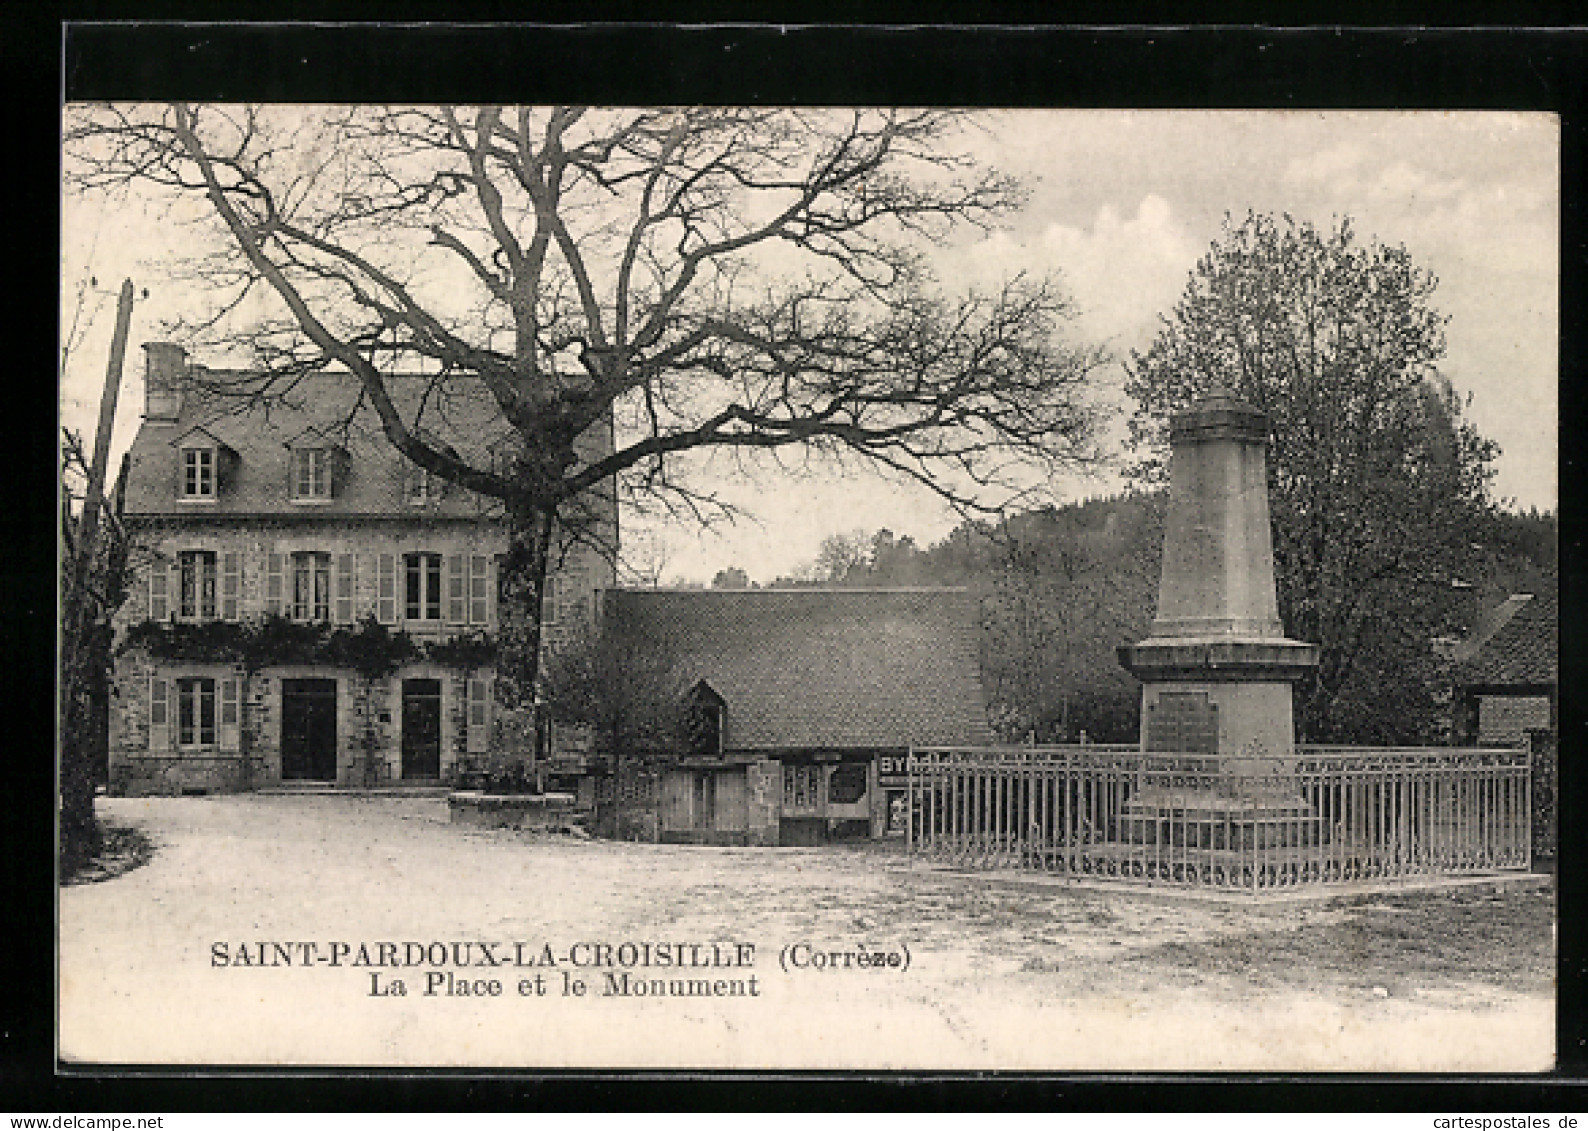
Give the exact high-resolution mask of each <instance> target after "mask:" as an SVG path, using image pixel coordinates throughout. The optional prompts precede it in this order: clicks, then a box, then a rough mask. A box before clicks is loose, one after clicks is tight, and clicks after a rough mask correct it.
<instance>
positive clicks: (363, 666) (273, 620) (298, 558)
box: [109, 343, 617, 794]
mask: <svg viewBox="0 0 1588 1131" xmlns="http://www.w3.org/2000/svg"><path fill="white" fill-rule="evenodd" d="M144 349H145V353H146V361H147V368H146V374H145V405H144V416H143V421H142V423H141V425H140V428H139V431H138V434H137V437H136V439H135V440H134V442H133V445H132V448H131V451H130V453H129V464H128V470H127V472H126V475H127V479H126V495H125V499H126V503H125V507H126V520H127V523H128V525H129V527H130V529H131V530H132V532H133V534H134V537H135V538H136V541H137V544H138V546H139V547H140V550H139V553H138V554H137V555H136V557H135V559H134V561H135V574H134V576H133V578H132V582H131V585H130V587H129V595H128V599H127V601H126V602H125V604H124V605H123V607H122V608H121V610H120V611H119V612H118V614H117V618H116V629H117V640H118V654H117V660H116V669H115V675H114V681H113V692H112V708H111V723H110V731H111V734H110V740H111V743H110V744H111V751H110V767H109V772H110V789H111V792H113V793H118V794H149V793H165V794H173V793H194V792H210V791H221V790H236V789H247V788H251V787H256V786H261V785H276V784H283V783H292V782H301V783H308V784H322V785H338V786H347V787H360V786H375V785H383V784H393V783H420V784H423V783H440V782H445V781H447V780H449V779H451V778H453V777H455V776H456V775H457V773H458V772H459V771H460V770H461V769H463V768H465V767H468V766H470V765H472V764H477V763H481V762H483V761H485V760H488V759H490V758H492V757H495V756H500V755H504V754H505V755H509V756H513V755H518V756H522V755H526V754H529V753H531V752H535V751H536V746H537V741H539V742H541V744H542V747H541V749H540V750H539V751H538V752H539V753H540V754H541V755H548V754H565V753H566V752H565V751H556V750H547V749H545V748H544V737H545V736H544V735H542V736H537V735H536V733H535V730H534V727H533V724H532V723H531V722H530V721H529V720H528V719H526V718H523V717H520V716H518V715H516V714H510V713H507V712H502V711H498V710H497V708H496V705H495V702H494V687H493V682H494V678H493V673H494V667H495V662H494V653H493V646H494V645H493V639H494V631H495V626H496V611H497V610H496V597H497V562H498V558H499V556H500V555H501V554H502V553H503V552H504V551H505V549H506V535H505V530H504V526H503V523H502V521H501V513H500V508H499V505H497V504H495V503H493V502H492V501H491V500H487V499H484V498H482V497H480V496H477V495H475V494H473V493H472V492H468V491H466V490H463V489H462V488H459V487H456V486H454V485H450V484H445V483H442V482H440V481H438V480H436V479H434V478H433V477H431V476H429V475H428V474H427V473H425V472H424V471H423V470H422V469H420V468H418V467H417V466H415V465H413V464H411V463H410V462H408V461H407V460H406V459H405V458H404V457H403V456H401V455H400V454H398V453H397V452H396V450H395V449H394V448H392V447H391V446H390V444H389V443H388V442H387V441H386V439H385V437H384V435H383V433H382V431H381V428H380V426H379V422H378V420H377V419H376V418H375V414H374V412H373V410H372V409H370V408H369V407H368V405H367V404H365V403H364V402H363V400H362V398H361V397H360V396H359V389H358V385H357V382H356V381H355V380H354V379H353V378H352V377H351V376H350V375H347V374H336V373H315V374H309V375H305V376H303V377H302V378H300V379H299V380H298V381H297V382H296V383H295V384H294V385H293V386H292V387H291V389H289V390H287V391H286V393H285V394H283V395H282V397H281V398H280V399H279V400H278V399H274V398H273V399H272V400H271V402H270V403H268V404H267V403H265V402H263V401H257V402H256V401H254V400H251V399H250V398H249V395H248V394H249V390H250V388H251V387H252V386H251V383H250V375H249V374H247V373H237V372H233V373H227V372H223V371H215V370H206V369H204V368H203V367H200V366H194V365H190V364H189V362H188V359H187V357H186V354H185V353H184V351H183V350H182V349H181V348H180V347H178V346H175V345H170V344H166V343H151V344H149V345H146V346H145V347H144ZM389 386H390V388H391V394H392V398H393V400H394V402H396V403H397V406H398V409H399V411H401V412H402V413H403V415H404V417H405V419H406V420H408V421H409V422H410V426H412V427H415V428H417V429H419V430H420V431H422V432H423V433H424V434H425V435H426V436H427V438H429V439H430V440H432V442H434V443H437V444H441V445H445V446H448V447H450V448H452V450H453V451H455V452H456V453H457V454H459V455H460V456H462V457H464V458H465V459H468V460H470V461H471V462H474V461H485V462H489V461H491V460H493V459H497V458H505V453H506V452H508V451H510V444H511V437H510V436H508V435H507V434H505V433H504V431H503V430H502V425H501V423H500V418H499V416H498V415H497V414H496V413H495V411H494V406H493V405H492V404H491V403H490V401H489V400H488V398H487V395H486V393H485V391H484V390H483V389H481V388H478V387H473V386H471V385H469V384H467V383H460V382H458V381H456V380H453V381H449V382H448V383H446V384H445V385H442V384H441V383H439V382H438V381H436V380H435V379H434V378H433V377H426V376H422V375H415V376H398V377H393V378H390V379H389ZM217 389H222V390H224V392H220V393H217V391H216V390H217ZM610 443H611V434H610V430H609V429H598V430H597V434H595V435H592V436H589V437H586V443H585V445H584V450H583V451H582V452H581V455H583V456H584V457H585V458H592V457H594V456H596V455H598V454H599V453H600V452H601V451H602V450H603V446H604V445H610ZM607 450H609V449H607ZM608 501H609V500H608ZM598 509H600V510H601V513H602V514H603V515H605V516H606V517H605V519H604V520H603V521H601V522H597V523H592V524H590V526H589V527H588V528H587V529H585V530H582V531H581V532H580V536H579V538H577V539H575V538H573V537H572V536H566V537H560V538H559V540H558V546H557V549H556V551H555V552H554V553H555V557H554V563H555V568H554V570H553V573H552V575H551V576H550V577H549V578H548V585H547V596H546V605H545V617H546V635H547V637H548V640H549V641H554V640H556V639H558V638H559V637H562V636H566V635H568V634H570V633H573V632H576V631H580V629H581V626H583V625H586V624H588V622H589V621H590V619H591V617H592V616H593V608H594V600H593V594H594V593H595V591H597V590H598V589H602V588H605V587H607V586H610V585H611V584H612V580H613V574H612V564H611V563H612V560H613V556H614V554H615V548H616V542H617V516H616V505H615V502H612V503H611V506H610V507H606V506H605V501H604V502H603V505H602V507H600V508H598ZM567 737H568V739H569V740H570V742H571V741H572V740H573V739H576V738H577V736H572V735H570V736H567Z"/></svg>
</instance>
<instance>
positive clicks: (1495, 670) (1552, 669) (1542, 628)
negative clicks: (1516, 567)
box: [1455, 593, 1560, 687]
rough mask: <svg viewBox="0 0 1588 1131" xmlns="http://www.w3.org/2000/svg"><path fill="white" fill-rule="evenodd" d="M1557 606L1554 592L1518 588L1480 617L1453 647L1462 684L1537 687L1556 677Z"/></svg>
mask: <svg viewBox="0 0 1588 1131" xmlns="http://www.w3.org/2000/svg"><path fill="white" fill-rule="evenodd" d="M1559 635H1560V609H1559V601H1558V598H1557V597H1556V595H1555V594H1554V593H1541V594H1538V595H1536V596H1535V595H1532V594H1527V593H1520V594H1517V595H1515V596H1513V597H1509V598H1507V599H1506V601H1505V602H1504V603H1503V604H1501V605H1500V606H1499V607H1498V608H1496V609H1495V610H1494V611H1493V612H1492V613H1491V614H1490V615H1489V616H1488V617H1486V618H1484V620H1483V622H1481V623H1480V624H1479V625H1478V627H1477V628H1475V629H1474V630H1473V632H1472V634H1471V635H1470V636H1469V637H1468V638H1467V639H1466V640H1464V641H1462V643H1461V645H1460V646H1459V647H1458V648H1457V650H1456V653H1455V660H1456V682H1457V683H1460V684H1462V685H1463V686H1468V687H1474V686H1483V687H1496V686H1498V687H1503V686H1507V685H1510V686H1526V687H1536V686H1541V685H1544V684H1553V683H1555V682H1557V681H1558V679H1559V678H1560V676H1559V673H1560V651H1559V640H1558V637H1559Z"/></svg>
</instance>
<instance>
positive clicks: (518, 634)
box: [496, 506, 555, 779]
mask: <svg viewBox="0 0 1588 1131" xmlns="http://www.w3.org/2000/svg"><path fill="white" fill-rule="evenodd" d="M554 521H555V515H554V513H553V511H551V510H550V509H548V508H542V507H532V506H516V507H514V506H510V507H509V508H508V513H507V532H508V544H507V553H506V554H505V555H503V557H502V564H501V567H500V572H499V575H498V578H497V586H498V588H497V606H496V618H497V631H496V639H497V657H496V702H497V705H498V706H499V707H500V708H502V709H503V710H504V711H505V712H509V713H510V715H516V716H518V718H519V719H520V720H521V721H522V722H525V723H527V725H520V726H519V727H517V728H516V729H517V730H518V733H519V734H520V735H525V734H527V735H530V736H534V735H536V734H537V733H538V731H537V723H538V719H537V717H536V706H535V684H536V682H537V680H538V679H539V676H540V621H541V602H542V597H543V594H544V593H545V589H546V568H547V565H548V564H549V561H550V556H551V534H552V525H553V523H554ZM514 745H517V746H519V749H517V750H513V751H511V753H513V754H515V755H518V756H519V757H522V756H523V755H524V754H525V751H524V750H523V749H522V746H523V743H522V741H520V742H519V743H516V744H514ZM528 754H529V759H528V760H529V761H531V762H533V760H534V757H535V750H534V740H533V737H531V739H530V741H529V751H528ZM538 776H539V775H538V774H537V779H538Z"/></svg>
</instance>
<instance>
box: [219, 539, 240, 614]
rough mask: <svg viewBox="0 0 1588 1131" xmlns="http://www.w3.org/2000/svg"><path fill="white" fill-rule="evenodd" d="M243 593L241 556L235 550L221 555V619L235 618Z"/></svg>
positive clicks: (238, 612)
mask: <svg viewBox="0 0 1588 1131" xmlns="http://www.w3.org/2000/svg"><path fill="white" fill-rule="evenodd" d="M242 593H243V556H242V554H240V553H238V552H237V551H236V550H227V551H226V552H225V553H223V554H222V555H221V620H237V619H238V616H239V615H240V613H241V603H242Z"/></svg>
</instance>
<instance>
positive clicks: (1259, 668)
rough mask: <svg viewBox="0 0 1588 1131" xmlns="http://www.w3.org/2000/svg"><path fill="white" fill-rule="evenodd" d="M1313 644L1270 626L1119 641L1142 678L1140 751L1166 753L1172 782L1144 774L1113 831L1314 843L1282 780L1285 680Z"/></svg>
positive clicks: (1147, 836)
mask: <svg viewBox="0 0 1588 1131" xmlns="http://www.w3.org/2000/svg"><path fill="white" fill-rule="evenodd" d="M1154 627H1155V628H1156V627H1158V626H1157V625H1155V626H1154ZM1317 651H1318V650H1317V648H1316V646H1314V645H1311V644H1303V643H1301V642H1299V641H1295V640H1286V639H1284V638H1283V637H1278V636H1271V637H1257V638H1247V639H1238V638H1234V637H1230V636H1210V637H1202V638H1197V637H1160V636H1151V637H1148V638H1147V639H1146V640H1143V641H1142V642H1141V643H1139V644H1132V645H1126V646H1124V647H1122V648H1120V649H1119V660H1120V663H1121V664H1123V665H1124V667H1125V668H1126V669H1128V670H1129V671H1130V672H1131V674H1133V675H1135V676H1136V677H1137V678H1138V679H1140V680H1141V681H1142V693H1141V717H1142V728H1141V729H1142V750H1143V751H1144V752H1146V753H1148V754H1162V755H1164V756H1165V763H1164V766H1163V769H1162V771H1161V773H1162V776H1163V778H1164V779H1167V780H1168V781H1170V782H1173V783H1174V784H1171V785H1159V784H1151V783H1149V784H1147V785H1146V786H1145V787H1144V788H1142V789H1139V790H1138V791H1137V792H1136V793H1135V794H1134V795H1133V796H1132V797H1131V798H1130V800H1129V801H1127V802H1126V803H1125V805H1124V806H1123V809H1122V811H1121V822H1120V823H1121V830H1120V835H1121V838H1122V839H1123V840H1125V841H1126V842H1127V843H1130V844H1134V845H1148V846H1158V847H1162V848H1173V849H1205V850H1210V851H1229V852H1249V851H1254V850H1258V849H1277V848H1294V847H1302V846H1306V845H1315V844H1317V843H1318V841H1319V838H1320V836H1321V835H1322V830H1321V827H1320V821H1319V818H1318V813H1317V811H1316V809H1315V808H1314V807H1313V806H1312V805H1311V804H1310V803H1309V802H1308V801H1306V800H1305V799H1304V798H1303V797H1302V796H1301V795H1300V794H1299V793H1298V792H1296V791H1295V789H1294V787H1293V786H1292V784H1291V780H1292V779H1291V775H1292V774H1293V772H1294V768H1295V733H1294V723H1293V721H1292V717H1291V683H1292V681H1293V680H1296V679H1298V678H1300V677H1301V676H1302V675H1303V674H1305V672H1306V671H1307V670H1308V669H1309V668H1310V667H1311V666H1313V665H1314V664H1316V663H1317ZM1177 762H1178V764H1176V763H1177ZM1156 772H1158V771H1156V769H1155V773H1156Z"/></svg>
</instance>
